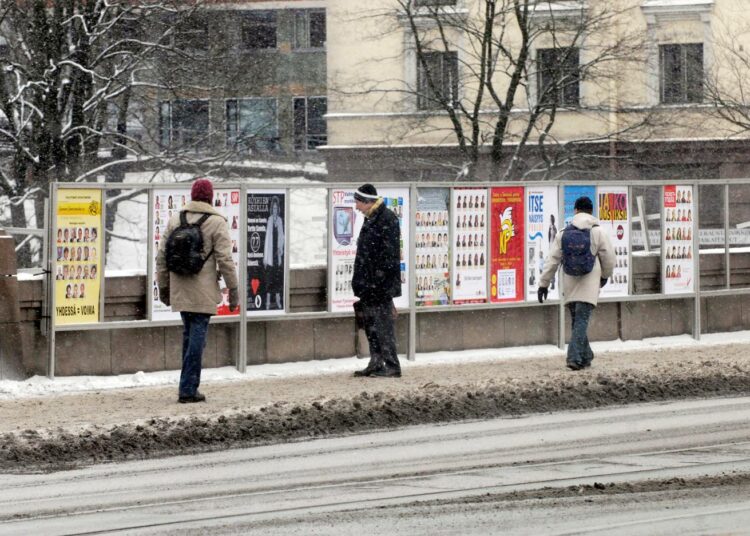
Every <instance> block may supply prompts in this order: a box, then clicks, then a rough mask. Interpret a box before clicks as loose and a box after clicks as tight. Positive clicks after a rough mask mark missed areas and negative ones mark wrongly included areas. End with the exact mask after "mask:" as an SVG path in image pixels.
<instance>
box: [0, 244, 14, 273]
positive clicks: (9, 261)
mask: <svg viewBox="0 0 750 536" xmlns="http://www.w3.org/2000/svg"><path fill="white" fill-rule="evenodd" d="M16 270H17V265H16V241H15V239H14V238H13V237H12V236H7V235H3V236H0V275H16Z"/></svg>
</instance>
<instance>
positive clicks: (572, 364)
mask: <svg viewBox="0 0 750 536" xmlns="http://www.w3.org/2000/svg"><path fill="white" fill-rule="evenodd" d="M565 364H566V365H567V367H568V368H569V369H570V370H581V369H582V368H585V365H582V364H580V363H576V362H575V361H566V362H565Z"/></svg>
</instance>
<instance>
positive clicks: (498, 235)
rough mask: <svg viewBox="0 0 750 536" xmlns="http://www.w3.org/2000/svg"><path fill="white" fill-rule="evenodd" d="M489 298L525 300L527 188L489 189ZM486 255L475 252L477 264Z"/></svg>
mask: <svg viewBox="0 0 750 536" xmlns="http://www.w3.org/2000/svg"><path fill="white" fill-rule="evenodd" d="M490 196H491V197H490V237H491V239H490V243H491V244H492V245H491V247H490V252H491V261H490V268H491V271H490V301H492V302H493V303H501V302H514V301H522V300H523V299H524V294H523V292H524V291H523V289H524V284H523V280H524V261H525V259H524V242H525V240H524V234H525V233H524V224H525V223H526V220H525V216H524V210H523V209H524V189H523V187H521V186H506V187H500V188H492V189H491V190H490ZM477 261H478V262H479V265H480V268H481V267H483V266H484V262H483V261H484V258H483V257H482V256H481V254H480V256H479V257H478V256H477V255H476V254H475V255H474V263H475V264H476V263H477Z"/></svg>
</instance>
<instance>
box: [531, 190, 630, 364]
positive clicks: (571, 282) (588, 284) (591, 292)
mask: <svg viewBox="0 0 750 536" xmlns="http://www.w3.org/2000/svg"><path fill="white" fill-rule="evenodd" d="M593 211H594V206H593V203H592V202H591V199H589V198H588V197H579V198H578V199H576V202H575V205H574V214H575V215H574V216H573V220H572V221H571V222H570V225H571V226H572V227H576V228H577V229H588V230H589V239H590V242H591V254H592V255H593V256H594V266H593V268H592V269H591V271H590V272H588V273H586V274H584V275H580V276H575V275H569V274H567V273H563V297H564V299H565V304H566V305H567V307H568V310H569V311H570V318H571V321H572V330H571V339H570V344H568V354H567V365H568V368H570V369H572V370H581V369H584V368H587V367H590V366H591V361H592V360H593V359H594V352H593V351H592V350H591V346H590V345H589V338H588V327H589V321H590V320H591V314H592V313H593V311H594V308H595V307H596V305H597V302H598V299H599V290H600V289H601V288H602V287H603V286H604V285H606V284H607V281H608V280H609V278H610V277H611V276H612V270H613V269H614V267H615V253H614V250H613V248H612V242H611V241H610V239H609V236H608V235H607V233H606V232H605V231H604V229H602V228H601V227H600V226H599V221H598V220H597V219H596V218H595V217H594V216H593V215H592V213H593ZM568 229H569V227H567V228H565V229H563V230H562V231H560V232H559V233H557V236H555V240H554V241H553V242H552V244H551V245H550V252H549V255H548V257H547V259H545V261H544V271H543V272H542V275H541V277H540V281H539V289H538V291H537V293H538V297H539V302H540V303H543V302H544V300H545V299H546V298H547V287H549V284H550V281H551V280H552V279H553V278H554V276H555V273H556V272H557V269H558V267H559V266H560V263H561V262H562V260H563V248H562V237H563V234H564V233H565V232H566V230H568Z"/></svg>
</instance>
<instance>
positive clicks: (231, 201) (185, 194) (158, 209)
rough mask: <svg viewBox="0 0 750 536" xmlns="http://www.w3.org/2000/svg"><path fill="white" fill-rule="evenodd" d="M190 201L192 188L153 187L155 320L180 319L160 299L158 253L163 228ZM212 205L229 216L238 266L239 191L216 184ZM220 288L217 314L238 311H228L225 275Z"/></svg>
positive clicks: (153, 289) (152, 301)
mask: <svg viewBox="0 0 750 536" xmlns="http://www.w3.org/2000/svg"><path fill="white" fill-rule="evenodd" d="M188 203H190V190H187V189H179V190H178V189H164V190H162V189H158V190H154V196H153V207H152V214H153V220H152V221H153V227H152V229H151V233H152V234H151V237H152V238H151V239H152V241H153V246H154V247H153V252H154V258H153V259H152V263H153V270H152V272H151V273H152V277H151V281H150V285H151V291H152V295H153V299H152V300H151V318H152V319H153V320H178V319H179V318H180V314H179V313H173V312H172V309H171V307H169V306H167V305H164V304H163V303H162V302H161V301H159V286H158V282H157V281H156V256H157V252H158V250H159V244H160V243H161V241H162V240H163V239H164V232H165V231H166V229H167V224H168V223H169V220H170V218H172V217H173V216H176V215H177V214H179V212H180V210H182V209H183V208H184V207H186V206H187V205H188ZM212 206H213V208H214V209H215V210H216V211H217V212H218V213H219V214H221V215H222V216H224V217H225V218H226V220H227V226H228V227H229V237H230V239H231V241H232V250H231V251H232V260H233V261H234V266H235V270H236V269H237V267H238V266H239V261H240V253H239V244H240V191H239V190H238V189H230V188H218V189H217V188H215V189H214V199H213V202H212ZM219 289H220V291H221V302H220V303H219V304H218V305H217V307H216V314H217V315H222V316H225V315H236V314H239V309H236V310H235V311H233V312H230V311H229V289H227V286H226V283H225V282H224V278H223V277H220V278H219Z"/></svg>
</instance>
